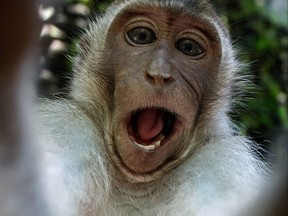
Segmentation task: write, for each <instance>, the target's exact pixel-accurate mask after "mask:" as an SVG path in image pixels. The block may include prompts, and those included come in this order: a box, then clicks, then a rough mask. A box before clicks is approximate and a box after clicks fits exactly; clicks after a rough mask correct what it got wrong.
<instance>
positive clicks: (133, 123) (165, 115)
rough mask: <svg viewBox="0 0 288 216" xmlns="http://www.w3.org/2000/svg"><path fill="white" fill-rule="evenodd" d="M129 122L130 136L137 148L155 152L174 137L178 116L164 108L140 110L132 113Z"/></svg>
mask: <svg viewBox="0 0 288 216" xmlns="http://www.w3.org/2000/svg"><path fill="white" fill-rule="evenodd" d="M127 122H128V123H127V125H128V129H127V131H128V135H129V138H130V139H131V140H132V142H133V143H134V144H135V146H136V147H137V148H139V149H140V150H142V151H145V152H153V151H155V150H156V149H158V148H160V147H161V146H163V145H165V144H166V143H167V142H168V141H169V139H170V138H171V137H172V136H173V134H174V132H175V128H176V127H175V125H176V124H177V114H176V113H175V112H172V111H169V110H167V109H164V108H157V107H151V108H143V109H142V108H140V109H137V110H134V111H132V112H131V113H130V115H129V117H128V120H127Z"/></svg>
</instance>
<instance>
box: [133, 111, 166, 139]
mask: <svg viewBox="0 0 288 216" xmlns="http://www.w3.org/2000/svg"><path fill="white" fill-rule="evenodd" d="M162 129H163V121H162V112H161V111H159V110H152V109H151V110H144V111H141V112H140V113H139V116H138V134H139V136H140V137H141V139H142V140H144V141H148V140H150V139H152V138H153V137H155V136H157V135H158V134H159V133H160V132H161V131H162Z"/></svg>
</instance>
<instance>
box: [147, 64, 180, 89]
mask: <svg viewBox="0 0 288 216" xmlns="http://www.w3.org/2000/svg"><path fill="white" fill-rule="evenodd" d="M146 80H147V81H148V82H150V83H151V84H156V85H157V84H160V85H163V84H169V83H171V82H172V81H173V80H174V79H173V76H172V66H171V65H170V64H169V63H168V62H167V61H165V60H164V59H157V60H155V61H153V62H152V63H151V64H150V67H149V68H148V70H147V72H146Z"/></svg>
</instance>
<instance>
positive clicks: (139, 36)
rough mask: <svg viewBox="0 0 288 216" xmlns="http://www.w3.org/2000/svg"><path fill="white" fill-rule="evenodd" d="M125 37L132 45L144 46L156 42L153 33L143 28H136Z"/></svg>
mask: <svg viewBox="0 0 288 216" xmlns="http://www.w3.org/2000/svg"><path fill="white" fill-rule="evenodd" d="M127 37H128V39H129V41H130V42H131V43H132V44H136V45H146V44H151V43H153V42H155V41H156V35H155V32H154V31H152V30H151V29H148V28H144V27H137V28H134V29H132V30H130V31H128V32H127Z"/></svg>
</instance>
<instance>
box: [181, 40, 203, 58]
mask: <svg viewBox="0 0 288 216" xmlns="http://www.w3.org/2000/svg"><path fill="white" fill-rule="evenodd" d="M176 48H177V49H178V50H179V51H180V52H182V53H183V54H185V55H188V56H192V57H197V56H199V55H201V54H203V53H204V51H205V50H204V48H203V47H202V46H200V44H198V43H197V42H196V41H194V40H192V39H188V38H182V39H180V40H178V41H177V42H176Z"/></svg>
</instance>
